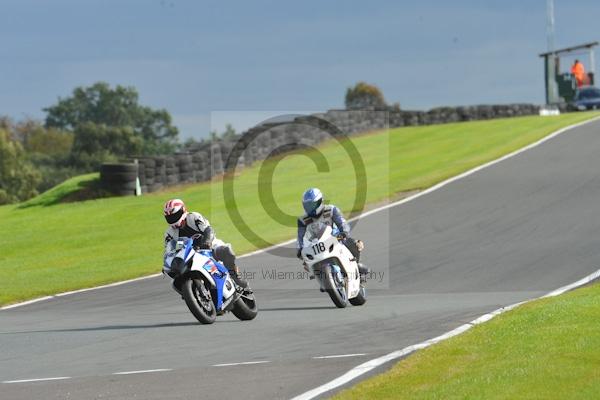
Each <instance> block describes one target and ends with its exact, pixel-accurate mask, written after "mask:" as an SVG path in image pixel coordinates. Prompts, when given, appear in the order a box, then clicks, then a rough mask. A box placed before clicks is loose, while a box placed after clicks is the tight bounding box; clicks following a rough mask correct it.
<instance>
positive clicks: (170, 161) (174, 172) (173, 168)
mask: <svg viewBox="0 0 600 400" xmlns="http://www.w3.org/2000/svg"><path fill="white" fill-rule="evenodd" d="M165 174H166V175H165V177H166V182H165V184H166V185H167V186H171V185H176V184H178V183H179V168H177V164H176V163H175V157H172V156H170V157H166V158H165Z"/></svg>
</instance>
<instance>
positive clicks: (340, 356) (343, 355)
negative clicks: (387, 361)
mask: <svg viewBox="0 0 600 400" xmlns="http://www.w3.org/2000/svg"><path fill="white" fill-rule="evenodd" d="M366 355H367V353H355V354H336V355H333V356H319V357H313V359H315V360H323V359H328V358H345V357H362V356H366Z"/></svg>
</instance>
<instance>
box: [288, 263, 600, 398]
mask: <svg viewBox="0 0 600 400" xmlns="http://www.w3.org/2000/svg"><path fill="white" fill-rule="evenodd" d="M598 278H600V269H599V270H597V271H596V272H594V273H592V274H590V275H588V276H586V277H585V278H583V279H580V280H578V281H577V282H574V283H572V284H570V285H566V286H563V287H561V288H559V289H556V290H553V291H552V292H550V293H548V294H546V295H544V296H541V297H537V298H534V299H530V300H525V301H521V302H519V303H515V304H511V305H509V306H506V307H502V308H499V309H497V310H494V311H492V312H491V313H488V314H484V315H482V316H481V317H479V318H477V319H474V320H473V321H471V322H467V323H466V324H464V325H461V326H459V327H458V328H456V329H453V330H451V331H450V332H446V333H444V334H443V335H440V336H436V337H434V338H432V339H429V340H426V341H424V342H421V343H417V344H413V345H412V346H408V347H405V348H403V349H401V350H398V351H394V352H392V353H389V354H386V355H384V356H382V357H378V358H374V359H372V360H369V361H367V362H365V363H363V364H360V365H358V366H357V367H354V368H352V369H351V370H350V371H348V372H346V373H345V374H344V375H342V376H340V377H338V378H336V379H334V380H332V381H330V382H327V383H325V384H324V385H321V386H319V387H317V388H314V389H312V390H309V391H308V392H305V393H302V394H301V395H298V396H296V397H294V398H293V399H292V400H310V399H314V398H315V397H317V396H320V395H322V394H324V393H327V392H329V391H331V390H333V389H336V388H339V387H340V386H343V385H345V384H346V383H348V382H350V381H352V380H354V379H356V378H358V377H359V376H361V375H364V374H366V373H367V372H369V371H372V370H374V369H375V368H377V367H379V366H381V365H383V364H385V363H387V362H390V361H393V360H396V359H398V358H401V357H405V356H407V355H409V354H411V353H413V352H415V351H417V350H420V349H424V348H426V347H429V346H431V345H432V344H436V343H439V342H441V341H444V340H446V339H450V338H451V337H454V336H457V335H460V334H461V333H464V332H466V331H468V330H469V329H471V328H472V327H474V326H475V325H479V324H482V323H484V322H486V321H489V320H491V319H492V318H494V317H496V316H498V315H500V314H502V313H505V312H507V311H510V310H512V309H515V308H517V307H519V306H520V305H522V304H525V303H529V302H530V301H533V300H537V299H543V298H545V297H554V296H558V295H560V294H563V293H564V292H566V291H568V290H571V289H575V288H577V287H579V286H583V285H586V284H588V283H590V282H592V281H594V280H595V279H598Z"/></svg>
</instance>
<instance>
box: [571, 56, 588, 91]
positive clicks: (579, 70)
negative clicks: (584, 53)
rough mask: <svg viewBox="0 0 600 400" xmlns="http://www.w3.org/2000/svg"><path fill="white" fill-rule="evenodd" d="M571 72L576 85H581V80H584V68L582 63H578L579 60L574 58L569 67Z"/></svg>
mask: <svg viewBox="0 0 600 400" xmlns="http://www.w3.org/2000/svg"><path fill="white" fill-rule="evenodd" d="M571 73H572V74H573V76H574V77H575V81H576V82H577V87H581V86H583V82H584V80H585V68H583V64H582V63H580V62H579V60H575V62H574V63H573V66H572V67H571Z"/></svg>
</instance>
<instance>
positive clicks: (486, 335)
mask: <svg viewBox="0 0 600 400" xmlns="http://www.w3.org/2000/svg"><path fill="white" fill-rule="evenodd" d="M598 321H600V284H595V285H593V286H589V287H585V288H582V289H578V290H575V291H573V292H569V293H566V294H563V295H561V296H558V297H554V298H548V299H543V300H537V301H535V302H532V303H528V304H526V305H524V306H521V307H519V308H517V309H515V310H513V311H510V312H508V313H506V314H502V315H500V316H498V317H496V318H495V319H493V320H491V321H489V322H486V323H485V324H482V325H478V326H476V327H474V328H472V329H471V330H469V331H468V332H466V333H464V334H462V335H460V336H456V337H454V338H452V339H449V340H447V341H445V342H441V343H438V344H436V345H434V346H432V347H429V348H427V349H424V350H421V351H418V352H417V353H415V354H413V355H411V356H410V357H408V358H406V359H405V360H402V361H400V362H399V363H398V364H396V365H395V366H394V367H393V368H392V369H391V370H390V371H388V372H386V373H384V374H381V375H378V376H375V377H373V378H371V379H368V380H366V381H364V382H361V383H359V384H358V385H357V386H355V387H353V388H350V389H348V390H345V391H342V392H340V393H339V394H338V395H336V396H334V399H340V400H341V399H345V400H346V399H411V400H412V399H423V400H424V399H597V398H598V397H599V395H600V334H599V333H598Z"/></svg>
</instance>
